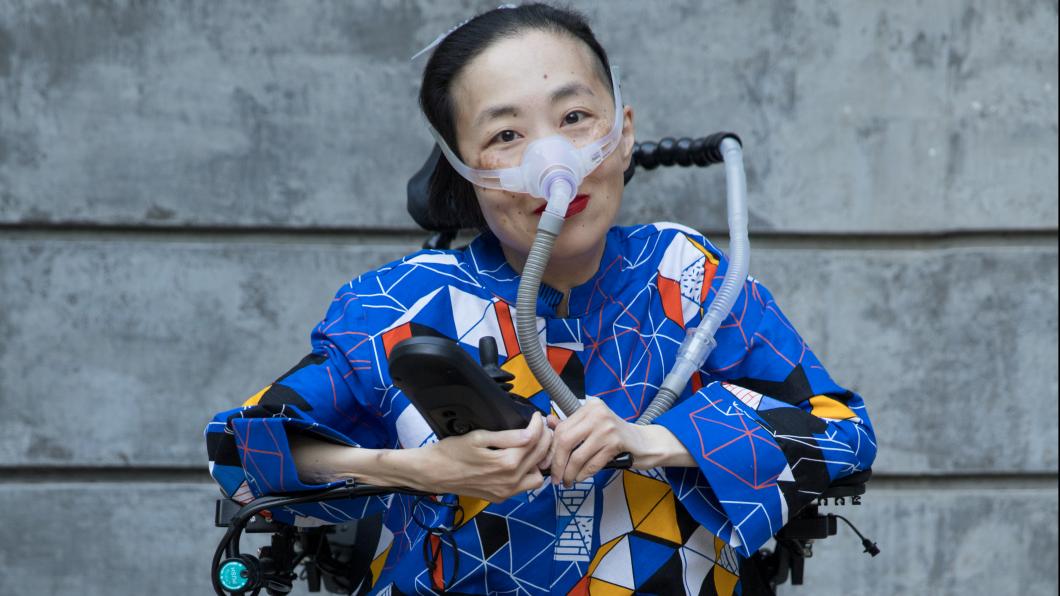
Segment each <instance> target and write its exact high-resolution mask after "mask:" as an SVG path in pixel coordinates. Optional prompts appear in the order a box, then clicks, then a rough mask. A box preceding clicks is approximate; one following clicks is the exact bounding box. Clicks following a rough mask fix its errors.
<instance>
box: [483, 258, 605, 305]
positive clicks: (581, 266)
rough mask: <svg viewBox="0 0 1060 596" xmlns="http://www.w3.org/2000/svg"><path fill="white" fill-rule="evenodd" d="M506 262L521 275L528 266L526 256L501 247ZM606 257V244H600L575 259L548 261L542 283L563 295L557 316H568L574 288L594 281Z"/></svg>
mask: <svg viewBox="0 0 1060 596" xmlns="http://www.w3.org/2000/svg"><path fill="white" fill-rule="evenodd" d="M501 251H502V252H503V253H504V258H505V260H507V261H508V264H509V265H511V267H512V269H515V270H516V271H517V272H518V273H519V274H520V275H522V273H523V266H524V265H525V264H526V255H525V254H522V253H520V252H518V251H515V250H512V249H510V248H508V247H507V246H504V245H503V244H502V245H501ZM603 255H604V243H603V242H600V243H599V244H598V245H597V246H595V247H594V248H593V249H592V250H591V251H589V252H587V253H584V254H579V255H576V256H573V257H567V258H557V257H555V256H553V257H551V258H550V259H549V260H548V267H547V268H545V274H544V275H543V276H542V277H541V283H543V284H546V285H548V286H549V287H551V288H552V289H554V290H557V291H559V292H560V293H562V294H563V300H562V301H561V302H560V304H559V305H558V306H557V307H556V314H558V315H559V316H561V317H563V316H566V315H567V301H568V299H569V298H570V291H571V289H572V288H574V287H577V286H580V285H581V284H583V283H585V282H587V281H589V280H590V279H592V277H593V276H594V275H596V272H597V271H598V270H599V269H600V259H601V258H602V257H603Z"/></svg>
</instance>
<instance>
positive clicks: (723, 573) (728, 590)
mask: <svg viewBox="0 0 1060 596" xmlns="http://www.w3.org/2000/svg"><path fill="white" fill-rule="evenodd" d="M723 550H725V541H724V540H722V539H721V538H718V537H717V536H715V537H714V560H715V561H720V560H721V551H723ZM739 581H740V577H739V576H737V575H735V574H733V573H732V572H731V571H729V570H728V569H725V568H724V567H722V566H721V565H718V564H717V563H715V564H714V591H715V592H717V593H718V596H732V593H733V591H734V590H735V589H736V584H737V582H739Z"/></svg>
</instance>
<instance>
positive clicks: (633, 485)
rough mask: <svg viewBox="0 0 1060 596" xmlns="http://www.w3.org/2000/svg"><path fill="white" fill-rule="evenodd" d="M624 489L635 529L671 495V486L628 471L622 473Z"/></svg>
mask: <svg viewBox="0 0 1060 596" xmlns="http://www.w3.org/2000/svg"><path fill="white" fill-rule="evenodd" d="M622 487H623V488H624V489H625V491H626V505H627V506H628V507H629V515H630V517H629V519H630V521H631V522H633V527H637V526H639V525H640V522H642V521H644V518H645V517H647V516H648V513H650V512H651V510H652V508H653V507H655V505H656V503H658V502H659V501H660V500H662V498H663V497H664V496H666V495H667V493H670V485H669V484H667V483H665V482H660V481H658V480H656V479H654V478H649V477H648V476H642V475H640V474H635V473H633V472H630V471H628V470H623V471H622ZM671 494H672V493H671ZM678 542H680V540H679V541H678Z"/></svg>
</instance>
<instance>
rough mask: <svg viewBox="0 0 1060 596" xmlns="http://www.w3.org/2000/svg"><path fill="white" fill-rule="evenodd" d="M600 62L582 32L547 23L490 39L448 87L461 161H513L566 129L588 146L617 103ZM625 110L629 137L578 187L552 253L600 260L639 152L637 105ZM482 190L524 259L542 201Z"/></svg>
mask: <svg viewBox="0 0 1060 596" xmlns="http://www.w3.org/2000/svg"><path fill="white" fill-rule="evenodd" d="M598 64H599V62H598V61H597V59H596V56H595V55H594V54H593V52H592V50H590V49H589V47H588V46H586V45H585V44H584V43H582V42H581V41H579V40H577V39H573V38H571V37H569V36H566V35H559V34H555V33H548V32H543V31H528V32H525V33H522V34H519V35H517V36H514V37H510V38H506V39H502V40H500V41H498V42H496V43H494V44H493V45H491V46H489V47H488V48H487V49H486V50H485V51H484V52H483V53H481V54H480V55H478V56H477V57H475V59H474V60H472V61H471V62H469V63H468V64H467V66H466V67H465V68H464V70H463V71H462V72H461V73H460V76H458V77H457V78H456V79H455V80H454V81H453V86H452V89H451V93H452V97H453V103H454V105H455V113H454V116H455V124H456V137H457V147H458V149H457V150H458V151H459V153H460V155H461V157H462V158H463V161H464V162H465V163H466V164H468V165H469V166H471V167H473V168H482V169H498V168H506V167H512V166H517V165H519V164H520V163H521V161H522V155H523V150H524V149H525V148H526V146H527V145H529V144H530V143H531V142H533V141H534V140H536V139H540V138H543V137H547V136H550V135H555V134H562V135H565V136H567V137H568V138H569V139H570V140H571V141H572V142H573V143H574V145H575V146H576V147H581V146H584V145H587V144H589V143H590V142H592V141H595V140H597V139H599V138H601V137H603V136H604V135H606V134H607V133H608V131H610V129H611V126H612V125H613V124H614V118H615V113H614V112H615V102H614V98H613V97H612V96H611V89H610V88H609V85H608V83H606V82H605V80H601V78H600V74H599V71H600V67H599V66H598ZM621 117H622V118H623V124H622V141H621V142H620V143H619V145H618V147H617V148H616V149H615V151H614V152H612V153H611V155H609V156H608V157H607V159H605V160H604V161H603V162H602V163H601V164H600V165H599V166H598V167H597V168H596V169H595V170H593V172H592V173H590V174H589V176H587V177H586V178H585V180H583V181H582V183H581V186H579V187H578V191H577V193H576V199H575V201H573V202H572V209H571V210H570V211H568V213H569V214H570V215H569V216H568V217H567V220H566V223H565V224H564V226H563V232H562V233H561V234H560V236H559V238H558V240H557V242H556V245H555V247H554V248H553V252H552V259H553V260H566V261H572V260H577V259H592V258H595V259H599V256H600V251H602V249H603V240H604V236H605V235H606V233H607V230H608V229H609V228H610V227H611V225H612V224H613V223H614V220H615V216H616V215H617V213H618V208H619V205H620V204H621V201H622V189H623V179H622V175H623V172H624V171H625V169H626V166H627V165H628V164H629V160H630V156H631V155H632V153H633V110H632V109H631V108H629V107H626V108H624V110H623V113H622V115H621ZM475 194H476V195H477V196H478V201H479V206H480V207H481V209H482V214H483V216H484V217H485V219H486V223H487V224H488V225H489V227H490V229H491V230H492V231H493V233H494V234H496V236H497V238H498V239H499V240H500V242H501V245H502V246H503V248H504V250H505V254H506V256H509V260H512V258H511V257H513V256H514V257H515V258H516V260H519V261H520V263H521V260H522V259H524V258H525V255H526V254H527V253H528V252H529V251H530V245H531V244H532V243H533V239H534V234H535V233H536V231H537V224H538V220H539V219H540V214H541V211H542V210H543V209H544V205H545V200H544V199H539V198H535V197H533V196H531V195H529V194H526V193H512V192H508V191H503V190H495V189H487V188H480V187H478V186H476V187H475ZM598 262H599V261H598V260H597V261H596V262H593V263H592V264H593V265H596V264H597V263H598Z"/></svg>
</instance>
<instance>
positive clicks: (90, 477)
mask: <svg viewBox="0 0 1060 596" xmlns="http://www.w3.org/2000/svg"><path fill="white" fill-rule="evenodd" d="M1058 480H1060V476H1058V474H1057V473H1056V472H1026V473H1020V472H1003V473H990V472H985V473H979V474H936V475H912V474H876V475H875V476H873V477H872V480H870V487H872V488H881V489H896V488H902V489H905V488H937V489H963V488H983V489H1004V488H1047V487H1053V488H1056V487H1057V485H1058ZM45 482H46V483H66V482H68V483H93V482H106V483H123V484H135V483H159V482H161V483H179V484H188V483H196V482H198V483H210V482H212V479H211V478H210V474H209V472H208V470H207V468H206V466H205V465H203V466H202V467H196V468H189V467H183V466H149V467H119V466H99V467H96V466H33V467H30V466H3V467H0V484H32V483H45Z"/></svg>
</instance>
